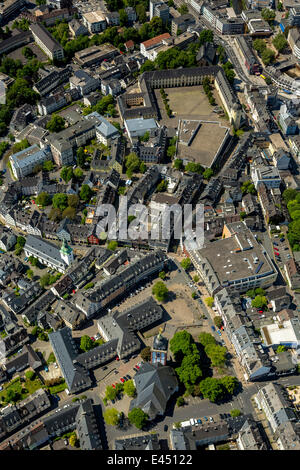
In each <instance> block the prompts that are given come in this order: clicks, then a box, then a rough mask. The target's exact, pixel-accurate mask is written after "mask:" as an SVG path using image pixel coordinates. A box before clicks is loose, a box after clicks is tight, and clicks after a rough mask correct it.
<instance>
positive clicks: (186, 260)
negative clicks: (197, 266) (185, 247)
mask: <svg viewBox="0 0 300 470" xmlns="http://www.w3.org/2000/svg"><path fill="white" fill-rule="evenodd" d="M191 264H192V262H191V259H190V258H184V259H183V260H182V261H181V263H180V265H181V267H182V268H183V269H184V270H185V271H188V269H189V268H190V267H191Z"/></svg>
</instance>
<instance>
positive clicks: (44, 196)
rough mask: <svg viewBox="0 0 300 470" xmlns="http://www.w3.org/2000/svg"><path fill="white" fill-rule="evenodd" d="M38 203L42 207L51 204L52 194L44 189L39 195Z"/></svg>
mask: <svg viewBox="0 0 300 470" xmlns="http://www.w3.org/2000/svg"><path fill="white" fill-rule="evenodd" d="M36 203H37V204H38V205H40V206H42V207H46V206H49V205H50V204H51V196H50V195H49V194H48V193H46V192H45V191H43V192H42V193H40V194H39V195H38V196H37V198H36Z"/></svg>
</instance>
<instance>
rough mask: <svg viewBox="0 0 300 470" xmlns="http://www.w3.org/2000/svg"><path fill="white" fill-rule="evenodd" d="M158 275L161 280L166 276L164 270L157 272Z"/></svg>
mask: <svg viewBox="0 0 300 470" xmlns="http://www.w3.org/2000/svg"><path fill="white" fill-rule="evenodd" d="M158 277H159V278H160V279H162V280H164V279H165V278H166V273H165V271H160V273H159V274H158Z"/></svg>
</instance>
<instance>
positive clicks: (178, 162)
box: [174, 158, 183, 170]
mask: <svg viewBox="0 0 300 470" xmlns="http://www.w3.org/2000/svg"><path fill="white" fill-rule="evenodd" d="M174 168H176V170H182V168H183V161H182V160H181V159H180V158H176V160H174Z"/></svg>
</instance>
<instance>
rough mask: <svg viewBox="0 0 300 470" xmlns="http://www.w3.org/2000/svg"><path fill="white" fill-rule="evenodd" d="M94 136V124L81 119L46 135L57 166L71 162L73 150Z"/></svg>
mask: <svg viewBox="0 0 300 470" xmlns="http://www.w3.org/2000/svg"><path fill="white" fill-rule="evenodd" d="M94 137H96V128H95V124H94V123H91V122H90V121H89V120H87V119H82V120H80V121H79V122H78V123H76V124H74V125H73V126H70V127H68V128H67V129H64V130H63V131H61V132H59V133H57V134H52V135H49V136H47V141H48V143H49V144H50V147H51V151H52V155H53V159H54V161H55V163H56V164H57V165H58V166H64V165H69V164H71V163H72V162H73V159H74V151H75V150H76V149H77V148H78V147H82V146H84V145H85V144H86V142H87V141H88V140H91V139H93V138H94Z"/></svg>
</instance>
